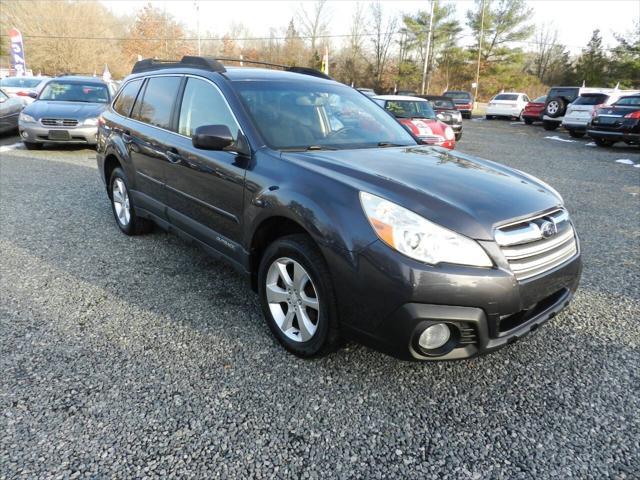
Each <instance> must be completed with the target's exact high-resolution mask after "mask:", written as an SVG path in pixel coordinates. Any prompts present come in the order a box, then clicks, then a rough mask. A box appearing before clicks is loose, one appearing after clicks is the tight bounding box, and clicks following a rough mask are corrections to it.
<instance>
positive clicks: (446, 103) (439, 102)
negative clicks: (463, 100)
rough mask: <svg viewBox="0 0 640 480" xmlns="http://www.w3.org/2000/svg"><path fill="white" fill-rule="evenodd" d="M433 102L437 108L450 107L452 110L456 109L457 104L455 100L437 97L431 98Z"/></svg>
mask: <svg viewBox="0 0 640 480" xmlns="http://www.w3.org/2000/svg"><path fill="white" fill-rule="evenodd" d="M430 102H431V104H432V105H434V106H435V107H436V108H450V109H451V110H455V108H456V106H455V104H454V103H453V101H451V100H449V99H445V98H437V99H435V100H430Z"/></svg>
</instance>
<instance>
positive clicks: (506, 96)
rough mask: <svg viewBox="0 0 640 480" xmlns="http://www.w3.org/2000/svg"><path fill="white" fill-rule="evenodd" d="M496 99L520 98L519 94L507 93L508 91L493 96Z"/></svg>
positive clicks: (513, 99)
mask: <svg viewBox="0 0 640 480" xmlns="http://www.w3.org/2000/svg"><path fill="white" fill-rule="evenodd" d="M493 99H494V100H511V101H515V100H518V95H511V94H507V93H501V94H500V95H496V96H495V97H493Z"/></svg>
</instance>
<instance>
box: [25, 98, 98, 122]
mask: <svg viewBox="0 0 640 480" xmlns="http://www.w3.org/2000/svg"><path fill="white" fill-rule="evenodd" d="M106 107H107V105H106V104H105V103H86V102H57V101H54V102H50V101H48V100H36V101H35V102H33V103H32V104H31V105H29V106H28V107H26V108H25V109H24V112H25V113H27V114H29V115H31V116H32V117H33V118H35V119H36V120H39V119H40V118H45V117H54V118H73V119H78V120H83V119H85V118H93V117H97V116H98V115H100V114H101V113H102V112H103V111H104V109H105V108H106Z"/></svg>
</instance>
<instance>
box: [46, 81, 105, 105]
mask: <svg viewBox="0 0 640 480" xmlns="http://www.w3.org/2000/svg"><path fill="white" fill-rule="evenodd" d="M39 99H40V100H48V101H52V102H85V103H107V102H108V101H109V90H108V89H107V86H106V85H105V84H100V83H88V82H87V83H84V82H77V81H64V80H53V81H51V82H49V83H47V84H46V85H45V87H44V88H43V89H42V93H41V94H40V97H39Z"/></svg>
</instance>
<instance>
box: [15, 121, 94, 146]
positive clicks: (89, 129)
mask: <svg viewBox="0 0 640 480" xmlns="http://www.w3.org/2000/svg"><path fill="white" fill-rule="evenodd" d="M19 130H20V136H21V137H22V140H23V141H25V142H32V143H64V144H86V145H95V144H96V143H97V140H96V136H97V134H98V127H97V126H78V127H65V128H58V127H44V126H42V125H40V124H39V123H22V122H21V123H20V127H19ZM54 131H58V132H60V131H67V132H69V136H68V139H60V138H50V133H49V132H54Z"/></svg>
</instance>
